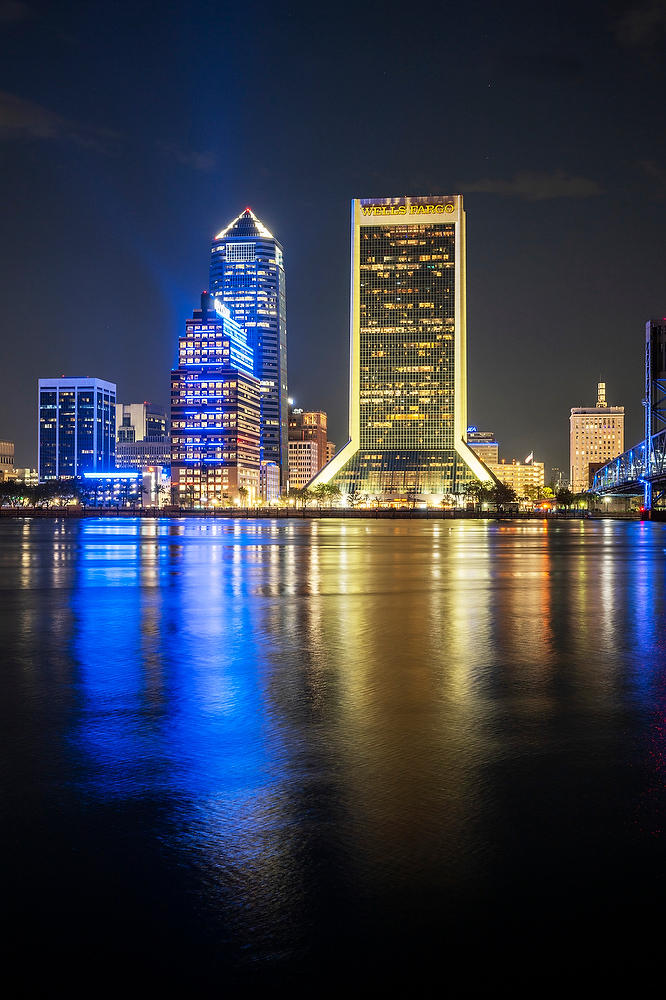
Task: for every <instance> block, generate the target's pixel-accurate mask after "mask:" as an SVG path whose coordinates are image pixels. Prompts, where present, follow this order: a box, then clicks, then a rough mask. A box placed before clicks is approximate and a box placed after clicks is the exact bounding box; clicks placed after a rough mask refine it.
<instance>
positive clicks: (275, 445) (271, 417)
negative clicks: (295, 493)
mask: <svg viewBox="0 0 666 1000" xmlns="http://www.w3.org/2000/svg"><path fill="white" fill-rule="evenodd" d="M210 292H211V294H212V295H214V296H216V297H218V298H221V299H222V300H223V302H224V304H225V305H226V306H227V307H228V308H229V311H230V312H231V315H232V317H233V318H234V319H235V320H236V321H237V322H238V323H240V325H241V326H242V327H243V329H244V330H245V331H246V333H247V336H248V342H249V344H250V347H251V348H252V351H253V353H254V374H255V375H256V377H257V378H258V379H259V380H260V382H261V458H262V460H263V461H264V462H275V463H276V465H278V466H279V468H280V470H281V480H282V489H285V488H286V485H287V476H288V472H289V444H288V428H289V414H288V405H287V317H286V295H285V278H284V265H283V259H282V247H281V245H280V243H279V242H278V241H277V240H276V238H275V237H274V236H273V234H272V233H270V232H269V231H268V229H266V227H265V226H264V225H263V224H262V223H261V222H260V221H259V219H257V217H256V216H255V215H254V213H253V212H251V211H250V209H249V208H246V209H245V211H244V212H242V213H241V214H240V215H239V216H238V218H236V219H234V220H233V222H230V223H229V225H228V226H227V227H226V229H223V230H222V232H221V233H218V234H217V236H216V237H215V239H214V240H213V244H212V247H211V264H210Z"/></svg>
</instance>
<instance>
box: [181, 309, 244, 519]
mask: <svg viewBox="0 0 666 1000" xmlns="http://www.w3.org/2000/svg"><path fill="white" fill-rule="evenodd" d="M217 305H218V308H219V300H218V303H217ZM225 312H226V315H225ZM259 419H260V383H259V379H257V378H256V376H255V375H254V359H253V355H252V350H251V348H250V346H249V344H248V339H247V337H246V334H245V331H244V330H243V328H242V327H241V326H240V324H239V323H237V322H235V320H234V319H232V318H231V316H230V315H229V313H228V311H226V310H220V312H219V313H218V311H216V308H215V306H214V300H213V299H212V297H211V296H210V295H209V294H207V293H205V292H204V294H203V295H202V297H201V309H200V310H196V311H195V312H194V315H193V318H192V319H189V320H187V323H186V327H185V336H184V337H181V338H180V340H179V348H178V367H177V368H175V369H174V370H173V371H172V373H171V475H172V485H173V488H174V491H175V497H174V499H175V500H176V502H178V503H181V504H183V505H185V506H187V505H188V504H191V505H197V506H198V505H201V504H207V503H219V504H224V503H225V502H227V501H233V500H236V499H240V500H244V499H245V500H247V501H253V500H256V499H258V498H259V494H260V481H259ZM239 491H241V492H239ZM245 491H246V492H245Z"/></svg>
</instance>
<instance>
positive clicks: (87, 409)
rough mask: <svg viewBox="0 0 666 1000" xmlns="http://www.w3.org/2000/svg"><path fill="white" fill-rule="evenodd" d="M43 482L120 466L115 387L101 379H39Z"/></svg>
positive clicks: (40, 465)
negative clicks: (117, 452)
mask: <svg viewBox="0 0 666 1000" xmlns="http://www.w3.org/2000/svg"><path fill="white" fill-rule="evenodd" d="M38 392H39V402H38V406H39V440H38V454H39V457H38V468H39V479H40V482H43V481H44V480H45V479H57V478H59V477H61V476H62V477H73V476H82V475H83V474H84V472H108V471H110V470H112V469H114V468H115V465H116V387H115V385H114V384H113V382H105V381H104V380H103V379H100V378H64V377H63V378H54V379H46V378H40V380H39V390H38Z"/></svg>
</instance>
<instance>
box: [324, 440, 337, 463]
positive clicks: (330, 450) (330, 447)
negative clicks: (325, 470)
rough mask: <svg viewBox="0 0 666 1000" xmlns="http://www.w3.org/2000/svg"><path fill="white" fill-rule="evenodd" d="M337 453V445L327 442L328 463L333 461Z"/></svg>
mask: <svg viewBox="0 0 666 1000" xmlns="http://www.w3.org/2000/svg"><path fill="white" fill-rule="evenodd" d="M335 452H336V447H335V443H334V442H333V441H327V442H326V461H327V462H330V461H331V459H332V458H333V456H334V455H335Z"/></svg>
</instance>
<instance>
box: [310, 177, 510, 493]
mask: <svg viewBox="0 0 666 1000" xmlns="http://www.w3.org/2000/svg"><path fill="white" fill-rule="evenodd" d="M351 286H352V287H351V377H350V391H349V401H350V405H349V427H350V440H349V442H348V443H347V444H346V445H345V447H344V448H342V450H341V451H339V452H338V454H337V455H336V456H335V458H334V459H333V461H332V462H330V463H329V464H328V465H327V466H326V468H325V469H324V470H323V472H322V473H320V474H319V476H318V477H317V482H330V481H334V482H335V483H336V485H338V486H339V487H340V489H341V491H342V492H343V493H352V492H355V491H357V490H360V491H363V492H368V493H369V494H371V495H375V496H379V497H381V498H383V499H386V500H392V499H397V498H400V497H401V496H403V497H404V496H405V495H406V494H407V493H409V495H410V496H412V497H413V496H414V495H420V496H422V497H423V498H424V499H425V500H426V502H427V503H429V504H433V505H434V504H437V503H439V502H440V501H441V498H442V497H443V496H444V495H446V494H450V493H461V492H462V491H463V490H464V487H465V484H466V483H467V482H469V480H470V479H473V478H478V479H481V480H483V481H487V480H489V479H490V477H489V475H488V473H487V471H486V470H485V468H484V466H483V465H482V464H481V462H479V460H478V458H477V456H476V455H475V454H474V452H473V451H472V450H471V449H470V448H469V447H468V445H467V443H466V441H465V432H466V429H467V399H466V381H467V376H466V325H465V302H466V292H465V213H464V211H463V204H462V197H461V196H460V195H454V196H453V197H444V196H439V195H437V196H435V195H433V196H429V197H418V198H408V197H400V198H367V199H356V200H354V201H353V202H352V270H351Z"/></svg>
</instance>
